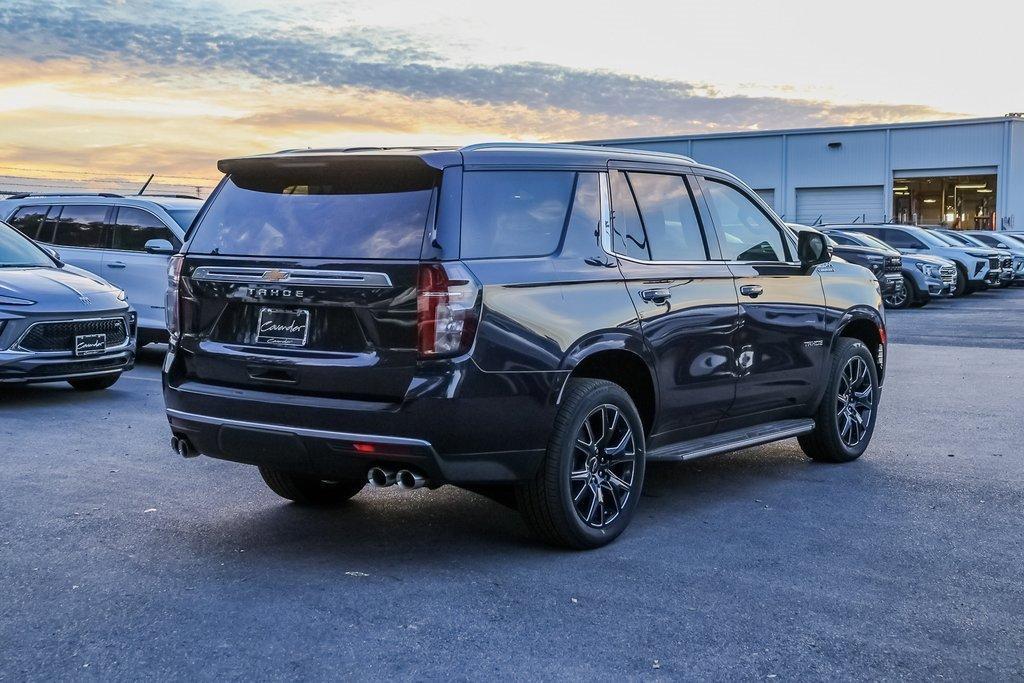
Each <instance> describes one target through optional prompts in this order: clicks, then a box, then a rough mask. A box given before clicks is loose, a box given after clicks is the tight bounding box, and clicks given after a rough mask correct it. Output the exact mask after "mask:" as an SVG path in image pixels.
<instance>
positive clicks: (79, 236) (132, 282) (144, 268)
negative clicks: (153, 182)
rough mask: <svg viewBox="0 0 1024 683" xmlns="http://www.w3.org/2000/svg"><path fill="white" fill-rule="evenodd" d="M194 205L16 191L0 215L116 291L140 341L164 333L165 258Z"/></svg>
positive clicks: (177, 198)
mask: <svg viewBox="0 0 1024 683" xmlns="http://www.w3.org/2000/svg"><path fill="white" fill-rule="evenodd" d="M202 204H203V202H202V200H200V199H197V198H195V197H187V196H183V195H173V196H168V195H155V194H154V195H146V196H133V197H125V196H121V195H116V194H105V193H104V194H90V195H76V194H59V195H47V194H20V195H13V196H11V197H8V198H7V199H4V200H2V201H0V220H5V221H7V222H8V223H10V224H11V225H12V226H14V227H15V228H17V229H18V230H19V231H21V232H22V233H23V234H24V235H25V236H27V237H29V238H31V239H33V240H35V241H37V242H39V243H40V244H42V245H45V246H50V247H53V248H55V249H57V250H59V252H60V258H61V260H63V261H64V262H66V263H70V264H71V265H73V266H77V267H79V268H83V269H85V270H88V271H91V272H92V273H95V274H96V275H99V276H100V277H102V278H103V279H104V280H106V281H108V282H110V283H112V284H114V285H117V286H118V287H120V288H121V289H123V290H124V291H125V294H126V295H127V297H128V301H129V302H130V303H131V304H132V305H133V306H134V307H135V310H136V311H138V315H139V345H140V346H141V345H143V344H146V343H149V342H158V341H164V340H166V338H167V328H166V323H165V321H164V294H165V291H166V288H167V259H168V258H169V257H170V255H171V254H173V253H175V252H176V251H178V249H179V248H180V247H181V243H182V241H183V240H184V237H185V232H186V231H187V230H188V226H189V225H190V224H191V223H192V219H193V218H194V217H195V215H196V213H197V212H198V211H199V207H200V206H202Z"/></svg>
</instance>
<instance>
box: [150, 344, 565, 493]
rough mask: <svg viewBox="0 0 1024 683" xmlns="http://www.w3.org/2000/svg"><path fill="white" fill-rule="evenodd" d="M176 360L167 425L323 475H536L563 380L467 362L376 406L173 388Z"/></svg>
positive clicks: (253, 458)
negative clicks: (389, 471) (388, 470)
mask: <svg viewBox="0 0 1024 683" xmlns="http://www.w3.org/2000/svg"><path fill="white" fill-rule="evenodd" d="M174 364H175V359H174V350H173V349H172V351H171V352H170V353H169V354H168V357H167V360H166V361H165V366H164V367H165V373H164V399H165V403H166V406H167V419H168V421H169V423H170V426H171V431H172V432H173V433H174V435H175V436H177V437H179V438H187V439H188V441H189V443H190V444H191V446H192V447H193V448H194V449H195V450H196V451H198V452H199V453H202V454H204V455H208V456H211V457H215V458H221V459H225V460H233V461H236V462H242V463H249V464H254V465H266V466H269V467H275V468H278V469H283V470H290V471H296V472H304V473H309V474H315V475H318V476H322V477H325V478H330V477H336V478H359V479H361V478H363V477H365V476H366V472H367V470H368V469H369V468H370V467H373V466H376V465H382V466H391V467H394V468H398V467H406V468H412V469H416V470H419V471H420V472H422V473H423V474H424V475H425V476H427V477H428V478H430V479H431V480H432V481H433V482H435V483H455V484H458V483H492V482H510V481H521V480H525V479H529V478H531V477H533V476H534V475H535V473H536V471H537V468H538V466H539V464H540V461H541V459H542V458H543V455H544V450H545V448H546V445H547V439H548V436H549V434H550V431H551V428H552V425H553V423H554V416H555V411H556V405H555V401H556V398H557V395H558V390H559V389H560V387H561V384H562V382H563V381H564V379H565V374H564V373H559V372H540V373H534V372H520V373H485V372H483V371H481V370H480V369H479V368H477V367H476V366H475V365H474V364H473V363H472V362H471V361H469V360H462V361H455V362H451V363H444V364H441V365H440V366H439V367H436V368H426V369H424V370H423V371H422V372H420V373H419V374H418V375H417V377H416V378H415V379H414V380H413V381H412V382H411V383H410V388H409V391H408V393H407V395H406V398H405V399H404V400H403V401H401V402H400V403H376V402H368V401H355V400H347V399H341V398H324V397H312V396H296V395H288V394H281V393H276V392H267V391H262V390H252V389H239V388H234V387H223V386H217V385H211V384H205V383H202V382H197V381H194V380H184V381H180V382H176V381H175V372H174V371H173V368H174ZM168 369H169V370H170V371H168Z"/></svg>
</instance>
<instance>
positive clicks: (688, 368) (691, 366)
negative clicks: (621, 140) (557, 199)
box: [609, 167, 738, 447]
mask: <svg viewBox="0 0 1024 683" xmlns="http://www.w3.org/2000/svg"><path fill="white" fill-rule="evenodd" d="M609 175H610V178H609V180H610V186H611V208H612V223H611V232H610V235H609V238H610V245H609V247H610V251H611V252H612V253H614V254H615V255H616V256H618V260H619V268H620V270H621V272H622V274H623V277H624V278H625V281H626V285H627V287H628V289H629V293H630V296H631V297H632V299H633V304H634V306H635V307H636V310H637V313H638V314H639V317H640V326H641V329H642V331H643V335H644V339H645V340H646V342H647V343H648V345H649V346H650V348H651V351H652V352H653V354H654V356H655V363H656V371H657V374H658V386H659V393H660V406H661V409H660V411H659V412H660V415H659V422H658V424H657V425H656V431H657V432H658V436H659V438H658V439H657V441H660V442H661V443H671V442H674V441H680V440H684V439H689V438H695V437H698V436H703V435H705V434H707V433H710V432H711V431H713V430H714V428H715V425H716V423H717V422H718V420H719V419H720V418H721V417H722V416H724V415H725V414H726V412H727V411H728V409H729V407H730V405H731V404H732V402H733V398H734V395H735V385H736V365H735V354H734V351H733V345H732V338H733V334H734V332H735V329H736V324H737V316H738V307H737V302H736V290H735V288H734V287H733V283H732V273H731V272H730V271H729V268H728V267H727V266H726V264H725V263H723V262H722V261H721V260H718V259H719V258H720V255H719V252H718V246H717V244H715V242H714V240H713V239H711V240H709V239H708V238H707V236H706V235H705V231H704V226H703V225H702V224H701V219H700V217H699V212H698V211H697V207H696V204H695V202H694V197H693V194H692V193H691V189H690V185H691V182H692V180H691V179H688V178H687V176H686V175H685V174H683V173H680V172H678V171H676V172H671V171H652V170H647V169H639V168H631V167H623V168H611V169H610V170H609ZM657 441H655V443H654V444H653V446H655V447H657V446H658V445H660V444H659V443H658V442H657Z"/></svg>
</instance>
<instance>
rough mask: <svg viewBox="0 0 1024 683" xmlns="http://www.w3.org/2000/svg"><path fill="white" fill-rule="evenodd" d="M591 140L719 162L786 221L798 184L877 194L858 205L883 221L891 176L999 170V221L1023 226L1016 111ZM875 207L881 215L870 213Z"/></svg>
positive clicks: (1023, 128) (1020, 126)
mask: <svg viewBox="0 0 1024 683" xmlns="http://www.w3.org/2000/svg"><path fill="white" fill-rule="evenodd" d="M832 143H841V146H839V147H835V146H834V145H833V147H831V148H830V147H829V145H830V144H832ZM590 144H601V145H608V146H613V147H632V148H637V149H648V150H656V151H662V152H675V153H677V154H684V155H687V156H691V157H693V158H694V159H696V160H697V161H700V162H702V163H706V164H710V165H712V166H718V167H720V168H724V169H726V170H727V171H730V172H731V173H734V174H736V175H737V176H739V177H740V178H742V179H743V180H744V182H746V183H747V184H748V185H750V186H751V187H752V188H754V189H756V190H773V191H774V201H775V210H776V211H777V212H778V213H779V214H780V215H783V216H785V217H786V218H787V219H790V220H794V219H796V210H797V190H799V189H805V188H806V189H811V188H851V190H850V192H849V193H848V196H849V197H872V198H873V197H879V199H880V202H881V203H880V204H877V205H865V206H864V207H863V210H864V212H865V213H868V214H869V220H871V219H875V220H885V219H888V218H890V217H891V212H892V184H893V183H892V180H893V177H894V176H895V177H899V176H901V175H907V176H927V175H958V174H975V173H998V187H997V188H996V200H997V205H996V211H997V214H998V216H999V219H1000V223H1001V225H1002V226H1003V227H1004V228H1008V227H1009V226H1011V225H1015V226H1017V229H1024V120H1021V119H1020V118H1016V117H1002V118H997V119H974V120H966V121H942V122H932V123H922V124H894V125H891V126H856V127H847V128H821V129H813V128H812V129H800V130H792V131H773V132H767V133H735V134H728V133H725V134H712V135H697V136H682V137H672V138H633V139H622V140H601V141H594V142H591V143H590ZM810 194H811V193H809V192H808V193H805V196H809V195H810ZM871 203H872V202H869V204H871ZM875 209H877V211H879V212H881V215H878V216H873V215H871V212H872V210H875ZM852 218H853V216H850V217H849V219H847V220H850V219H852Z"/></svg>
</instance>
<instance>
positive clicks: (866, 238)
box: [850, 232, 892, 251]
mask: <svg viewBox="0 0 1024 683" xmlns="http://www.w3.org/2000/svg"><path fill="white" fill-rule="evenodd" d="M850 234H851V235H853V236H854V237H856V238H857V239H858V240H860V241H861V243H862V244H863V245H864V246H866V247H874V248H875V249H882V250H883V251H892V246H891V245H888V244H886V243H885V242H883V241H882V240H880V239H878V238H877V237H872V236H871V235H865V234H864V233H863V232H854V233H850Z"/></svg>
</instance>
